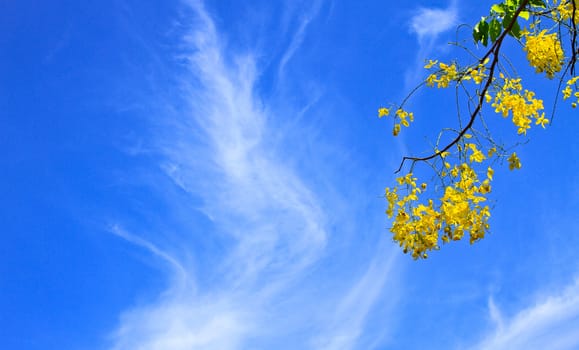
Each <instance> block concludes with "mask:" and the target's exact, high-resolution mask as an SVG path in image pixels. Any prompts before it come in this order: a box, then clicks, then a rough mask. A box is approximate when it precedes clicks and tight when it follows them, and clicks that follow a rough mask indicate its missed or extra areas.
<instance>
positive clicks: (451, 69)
mask: <svg viewBox="0 0 579 350" xmlns="http://www.w3.org/2000/svg"><path fill="white" fill-rule="evenodd" d="M436 64H438V68H439V71H438V72H436V73H433V74H430V75H429V76H428V78H426V86H430V87H432V86H434V84H435V83H436V87H437V88H446V87H448V85H449V84H450V82H451V81H453V80H456V79H457V78H458V70H457V68H456V64H454V63H453V64H450V65H448V64H446V63H442V62H440V63H438V61H432V60H430V61H429V62H428V64H427V65H425V66H424V68H426V69H430V68H432V67H433V66H435V65H436Z"/></svg>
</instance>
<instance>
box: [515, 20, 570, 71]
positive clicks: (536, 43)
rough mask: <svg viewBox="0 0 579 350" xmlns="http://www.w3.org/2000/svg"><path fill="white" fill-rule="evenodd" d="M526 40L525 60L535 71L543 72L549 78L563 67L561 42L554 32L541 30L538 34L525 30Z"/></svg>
mask: <svg viewBox="0 0 579 350" xmlns="http://www.w3.org/2000/svg"><path fill="white" fill-rule="evenodd" d="M524 35H525V37H526V42H525V47H524V48H523V50H524V51H525V52H526V53H527V60H529V64H530V65H531V66H532V67H535V71H536V72H537V73H542V72H545V73H546V74H547V77H548V78H549V79H553V77H554V76H555V73H557V72H559V71H560V70H561V68H562V67H563V62H564V54H563V49H562V48H561V42H560V41H559V38H558V37H557V34H556V33H552V34H547V30H546V29H545V30H543V31H541V32H539V33H538V34H535V35H533V34H530V33H528V32H525V34H524Z"/></svg>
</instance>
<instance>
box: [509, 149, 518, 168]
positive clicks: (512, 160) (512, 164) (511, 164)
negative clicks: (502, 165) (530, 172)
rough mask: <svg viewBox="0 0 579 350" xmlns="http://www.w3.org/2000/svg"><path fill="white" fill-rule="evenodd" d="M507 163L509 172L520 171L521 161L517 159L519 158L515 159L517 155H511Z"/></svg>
mask: <svg viewBox="0 0 579 350" xmlns="http://www.w3.org/2000/svg"><path fill="white" fill-rule="evenodd" d="M508 161H509V170H514V169H521V160H520V159H519V157H517V154H516V153H515V152H513V154H511V156H510V157H509V159H508Z"/></svg>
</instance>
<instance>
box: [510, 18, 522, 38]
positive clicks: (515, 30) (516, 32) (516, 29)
mask: <svg viewBox="0 0 579 350" xmlns="http://www.w3.org/2000/svg"><path fill="white" fill-rule="evenodd" d="M509 34H510V35H512V36H514V37H515V38H517V39H520V38H521V26H520V25H519V22H517V21H515V23H514V24H513V28H512V29H511V31H510V32H509Z"/></svg>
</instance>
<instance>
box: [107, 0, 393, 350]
mask: <svg viewBox="0 0 579 350" xmlns="http://www.w3.org/2000/svg"><path fill="white" fill-rule="evenodd" d="M188 4H189V5H190V7H191V9H192V10H193V12H194V15H195V27H194V28H193V29H191V31H190V32H189V33H188V34H187V35H186V36H185V38H184V42H185V44H186V46H187V47H188V48H189V51H188V52H187V53H185V54H184V56H183V59H184V62H186V64H187V67H188V70H189V73H190V75H189V76H187V77H184V78H183V84H184V86H185V88H184V91H186V96H185V99H186V100H187V104H188V106H189V112H188V113H186V114H181V115H178V116H176V117H175V120H174V121H173V122H172V123H170V124H171V127H168V130H166V131H165V132H160V135H162V137H161V138H162V140H161V141H160V145H161V146H159V148H160V149H161V151H160V152H161V154H162V156H163V164H162V169H163V170H164V171H165V173H166V175H167V176H168V177H170V178H171V179H172V181H173V183H174V185H175V186H178V187H180V188H181V189H183V190H184V191H185V192H186V193H188V194H190V195H191V196H194V197H200V198H201V199H202V202H203V204H202V206H201V208H200V211H202V212H203V213H204V214H205V216H206V217H207V218H208V219H209V220H211V222H212V224H213V227H212V229H211V231H210V232H209V233H205V232H204V233H203V234H210V235H212V239H213V240H214V241H215V242H217V243H216V245H219V246H220V247H221V248H220V250H219V251H216V252H215V253H214V255H216V256H218V258H217V259H215V260H214V261H216V263H215V264H214V265H211V266H200V267H198V268H199V269H203V274H204V275H205V278H204V281H206V282H205V283H204V284H199V285H198V286H196V288H191V284H181V285H177V284H176V283H174V282H170V283H171V285H170V286H169V287H168V289H167V291H166V292H165V293H164V294H163V295H162V296H160V297H159V300H157V301H156V302H153V303H150V304H146V305H140V306H136V307H134V308H132V309H130V310H128V311H126V312H125V313H123V315H122V316H121V324H120V326H119V328H118V329H117V331H116V332H115V333H114V335H113V342H114V346H113V347H112V348H113V349H114V350H124V349H142V350H157V349H158V350H161V349H163V350H166V349H171V350H173V349H192V348H194V349H242V348H267V347H265V345H260V344H267V342H268V341H271V340H272V339H275V340H278V341H279V340H280V339H282V338H284V337H286V338H287V339H290V340H289V341H288V342H286V343H285V344H286V345H285V346H286V347H287V348H296V347H300V346H301V347H302V348H303V347H306V346H308V344H310V345H311V344H321V343H324V344H331V345H332V348H336V349H338V348H340V349H348V348H352V347H353V346H355V344H356V341H357V339H358V338H359V337H360V336H361V334H362V333H363V331H364V330H363V328H364V322H365V319H366V318H367V316H368V314H369V313H370V312H371V307H372V305H374V303H376V302H377V300H378V299H379V298H380V296H381V291H382V287H383V286H384V285H385V283H386V281H387V279H388V277H389V276H390V274H389V272H390V268H391V266H392V264H393V262H392V261H393V260H391V259H390V258H388V257H387V255H385V254H384V251H380V252H374V251H373V253H378V254H379V257H378V258H376V259H375V260H374V262H373V263H372V264H371V265H370V267H369V268H368V269H367V270H366V271H365V273H364V274H363V276H362V277H361V278H360V279H359V280H358V279H357V278H355V277H354V282H353V283H352V284H353V285H354V287H352V288H346V289H342V290H340V291H331V292H329V293H328V294H327V295H323V296H320V295H317V294H315V293H313V294H311V295H310V294H308V292H307V291H308V290H310V289H311V288H314V287H315V284H316V283H317V282H319V280H316V281H313V280H312V275H313V274H316V269H320V270H323V268H322V267H321V262H322V261H324V260H325V259H328V258H329V257H328V256H327V250H326V248H327V246H328V244H329V242H330V238H329V234H328V229H327V222H328V215H331V213H332V207H331V205H332V203H330V201H327V200H325V199H324V198H323V197H324V194H323V193H320V192H319V191H317V190H316V189H314V188H312V187H311V186H310V185H309V184H308V181H307V179H304V178H303V177H302V176H301V174H300V169H299V168H298V165H297V164H295V163H293V162H292V161H291V158H292V156H295V157H296V159H298V158H301V155H295V154H293V155H292V145H289V144H284V142H283V139H282V140H280V133H278V132H276V128H278V127H279V125H278V124H277V123H279V121H278V120H276V117H277V118H279V117H280V116H283V114H284V113H293V112H284V111H279V110H276V108H275V106H269V105H267V103H266V102H264V101H263V100H262V99H261V98H260V96H259V95H258V94H257V93H256V88H255V87H256V84H257V82H258V78H259V75H260V73H259V70H258V68H259V67H257V63H256V59H255V58H254V57H255V56H254V55H253V53H251V52H245V53H243V54H240V53H235V52H231V51H227V50H226V48H225V47H224V43H223V41H222V40H221V38H220V35H219V33H218V31H217V29H216V26H215V24H214V22H213V21H212V19H211V17H210V15H209V14H208V12H207V11H206V9H205V7H204V4H203V3H202V2H200V1H194V0H190V1H188ZM318 7H319V2H318V5H316V6H314V10H313V12H310V13H308V14H306V15H305V16H304V17H303V18H302V22H301V23H302V24H301V25H300V27H299V29H298V31H297V32H296V34H295V35H294V37H293V39H292V40H291V44H290V46H289V48H288V50H287V51H286V53H285V54H284V55H283V58H282V60H281V62H280V66H279V70H278V71H281V70H283V69H284V68H283V67H284V66H285V65H286V64H287V62H288V61H289V60H290V59H291V57H292V56H293V55H294V54H295V51H296V50H298V48H299V46H300V43H301V40H302V38H303V36H304V35H305V31H306V28H307V26H308V23H309V22H310V21H311V20H312V19H313V17H314V16H315V15H316V13H317V11H318ZM299 109H300V107H299V106H296V110H298V111H299ZM272 111H275V114H272ZM288 132H289V131H288ZM302 132H303V133H305V132H308V131H307V129H304V130H302ZM163 135H164V136H163ZM167 135H169V136H167ZM302 136H305V135H302ZM281 137H283V136H281ZM288 157H289V159H288ZM333 199H335V197H333ZM175 200H177V199H175ZM336 205H340V206H343V205H345V204H344V203H339V204H336ZM334 221H336V220H335V219H334ZM195 230H199V229H198V228H195V227H191V231H192V232H191V233H190V236H187V235H186V236H184V237H182V242H181V246H188V245H189V246H190V247H191V248H190V249H189V250H188V252H187V253H188V254H189V255H195V254H196V253H197V252H196V249H198V248H197V247H195V246H194V244H195V241H194V239H193V238H192V237H193V236H195V235H197V233H196V232H195ZM114 232H115V233H116V234H117V235H119V236H121V237H123V238H125V239H126V240H128V241H130V242H132V243H134V244H136V245H138V246H141V247H144V248H146V249H147V250H149V251H150V252H151V253H152V254H153V255H157V256H159V257H161V258H162V259H164V260H165V261H167V262H169V263H170V265H171V266H173V267H174V271H173V273H174V274H175V275H179V274H185V275H187V276H194V275H195V274H194V273H193V272H192V269H191V267H190V266H191V265H190V264H187V263H185V261H187V256H186V255H187V254H185V255H184V254H182V253H180V252H179V251H176V250H174V249H173V250H172V249H161V248H159V247H158V246H157V245H155V244H153V243H150V242H149V241H145V240H143V239H140V238H138V237H136V236H134V235H129V234H128V233H127V232H126V231H123V230H120V229H118V227H117V228H116V229H115V230H114ZM318 274H319V272H318ZM191 278H192V277H191ZM318 278H320V279H328V278H329V276H324V275H323V274H319V276H318ZM350 278H351V277H350ZM356 280H358V281H356ZM207 281H209V282H207ZM298 286H299V287H298ZM343 290H345V292H342V291H343ZM343 293H345V294H343ZM336 305H337V312H336V313H335V314H334V315H333V317H331V320H328V319H327V318H325V317H322V315H321V314H322V311H321V310H327V309H332V308H334V307H335V306H336ZM288 313H291V314H288ZM316 313H319V314H318V315H316V317H312V315H313V314H316ZM315 320H323V321H324V322H330V324H331V326H330V327H326V326H325V325H324V326H322V325H320V324H314V323H315V322H316V321H315ZM310 326H311V327H310ZM312 329H324V335H323V337H324V339H321V338H320V335H319V334H315V333H314V331H312ZM295 332H302V333H301V336H300V337H295V335H294V333H295ZM340 335H341V336H342V338H340ZM320 339H321V340H320ZM250 344H251V345H250ZM297 344H301V345H297ZM276 348H279V345H277V346H276ZM326 348H327V347H326Z"/></svg>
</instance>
